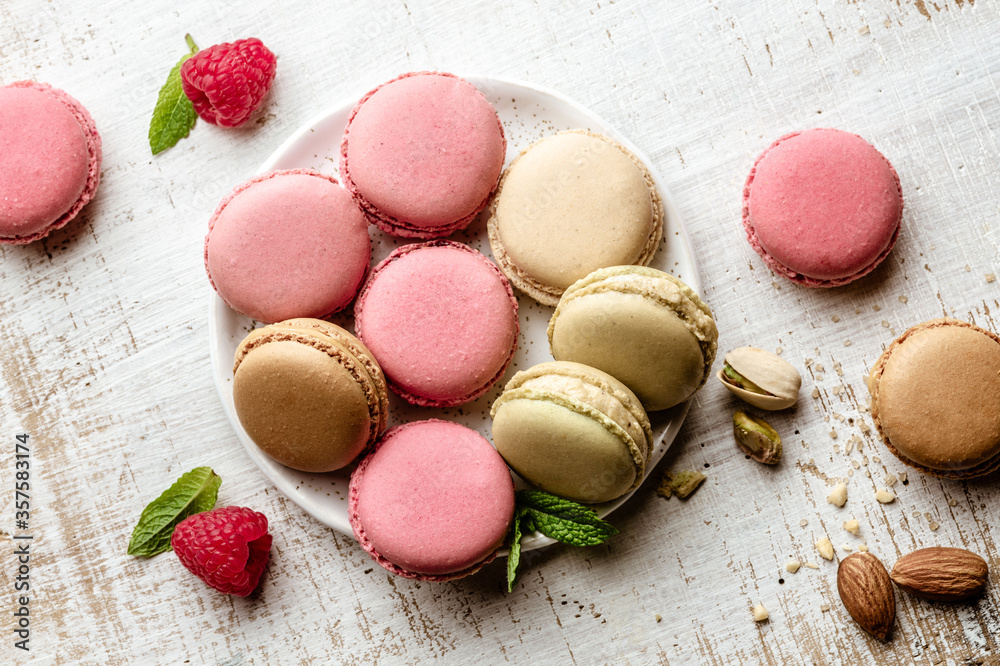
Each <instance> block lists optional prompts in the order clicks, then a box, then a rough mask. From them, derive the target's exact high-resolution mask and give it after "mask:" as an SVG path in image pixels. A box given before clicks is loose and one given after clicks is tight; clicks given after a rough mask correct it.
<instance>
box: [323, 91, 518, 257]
mask: <svg viewBox="0 0 1000 666" xmlns="http://www.w3.org/2000/svg"><path fill="white" fill-rule="evenodd" d="M506 150H507V141H506V139H505V138H504V132H503V126H502V125H501V124H500V119H499V118H498V117H497V113H496V109H494V108H493V105H492V104H490V103H489V101H487V99H486V98H485V97H484V96H483V94H482V93H480V92H479V91H478V90H477V89H476V87H475V86H473V85H472V84H471V83H469V82H468V81H465V80H464V79H460V78H459V77H457V76H455V75H453V74H445V73H440V72H412V73H410V74H403V75H402V76H400V77H398V78H395V79H393V80H392V81H389V82H388V83H384V84H382V85H380V86H379V87H377V88H375V89H374V90H372V91H371V92H369V93H368V94H367V95H365V96H364V97H363V98H362V99H361V101H360V102H358V105H357V106H356V107H355V108H354V110H353V111H352V112H351V116H350V119H349V120H348V122H347V130H346V131H345V132H344V138H343V141H342V143H341V146H340V175H341V177H342V178H343V179H344V185H345V187H347V189H349V190H350V191H351V193H352V194H353V195H354V198H355V199H356V200H357V202H358V205H359V206H361V208H363V209H364V211H365V214H366V215H367V216H368V218H369V220H370V221H371V222H372V223H373V224H375V225H376V226H377V227H378V228H380V229H382V230H383V231H385V232H386V233H388V234H392V235H394V236H401V237H404V238H438V237H441V236H447V235H449V234H451V233H453V232H455V231H458V230H459V229H464V228H465V227H466V226H467V225H468V224H469V222H471V221H472V219H473V218H474V217H475V216H476V214H477V213H479V211H481V210H482V209H483V208H484V207H485V206H486V202H487V200H488V199H489V196H490V193H491V192H492V191H493V189H494V188H495V187H496V185H497V180H498V179H499V178H500V171H501V169H502V168H503V161H504V157H505V155H506Z"/></svg>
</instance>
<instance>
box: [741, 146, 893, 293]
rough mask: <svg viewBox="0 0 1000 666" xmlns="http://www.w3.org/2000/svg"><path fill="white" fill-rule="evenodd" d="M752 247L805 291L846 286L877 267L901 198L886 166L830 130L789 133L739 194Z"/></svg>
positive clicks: (765, 155)
mask: <svg viewBox="0 0 1000 666" xmlns="http://www.w3.org/2000/svg"><path fill="white" fill-rule="evenodd" d="M743 204H744V205H743V224H744V227H745V229H746V232H747V237H748V239H749V241H750V244H751V245H752V246H753V247H754V249H755V250H756V251H757V252H758V254H760V255H761V257H762V258H764V260H765V261H766V262H767V263H768V265H769V266H771V268H773V269H774V270H775V271H777V272H779V273H781V274H782V275H784V276H785V277H787V278H789V279H791V280H793V281H795V282H798V283H800V284H804V285H806V286H814V287H816V286H818V287H830V286H838V285H842V284H846V283H848V282H851V281H853V280H855V279H857V278H859V277H861V276H863V275H865V274H867V273H868V272H870V271H871V270H873V269H874V268H875V266H877V265H878V264H879V263H880V262H881V261H882V260H883V259H884V258H885V256H886V255H887V254H888V253H889V251H890V250H891V249H892V246H893V245H894V243H895V241H896V236H897V234H898V232H899V223H900V219H901V217H902V210H903V198H902V192H901V189H900V184H899V177H898V175H897V174H896V171H895V169H893V167H892V165H891V164H890V163H889V161H888V160H887V159H886V158H885V157H884V156H883V155H882V154H881V153H880V152H879V151H878V150H876V149H875V148H874V147H873V146H872V145H871V144H869V143H868V142H867V141H865V140H864V139H862V138H861V137H859V136H857V135H855V134H851V133H849V132H843V131H841V130H835V129H812V130H806V131H803V132H793V133H791V134H788V135H786V136H784V137H782V138H780V139H778V140H777V141H776V142H775V143H774V144H772V145H771V146H770V147H769V148H768V149H767V150H766V151H764V153H763V154H762V155H761V156H760V157H759V158H758V160H757V162H756V164H755V165H754V167H753V169H752V170H751V172H750V175H749V176H748V178H747V181H746V185H745V187H744V193H743Z"/></svg>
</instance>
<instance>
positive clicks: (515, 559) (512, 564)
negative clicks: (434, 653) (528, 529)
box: [507, 509, 524, 592]
mask: <svg viewBox="0 0 1000 666" xmlns="http://www.w3.org/2000/svg"><path fill="white" fill-rule="evenodd" d="M523 515H524V514H523V511H522V510H521V509H518V510H517V513H515V514H514V524H513V525H511V526H510V538H509V543H508V544H507V548H508V553H507V591H508V592H510V591H512V590H513V589H514V580H516V579H517V567H518V566H519V565H520V564H521V518H522V516H523Z"/></svg>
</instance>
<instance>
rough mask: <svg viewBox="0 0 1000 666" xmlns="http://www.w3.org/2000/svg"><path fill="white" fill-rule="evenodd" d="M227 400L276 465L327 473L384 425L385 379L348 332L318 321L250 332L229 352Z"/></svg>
mask: <svg viewBox="0 0 1000 666" xmlns="http://www.w3.org/2000/svg"><path fill="white" fill-rule="evenodd" d="M233 373H234V377H233V403H234V405H235V407H236V415H237V416H238V417H239V420H240V423H241V424H242V426H243V429H244V430H246V432H247V434H248V435H249V436H250V439H252V440H253V441H254V443H255V444H256V445H257V446H258V447H260V449H261V450H262V451H263V452H264V453H266V454H267V455H268V456H270V457H271V458H273V459H275V460H276V461H278V462H279V463H281V464H282V465H287V466H288V467H291V468H293V469H297V470H301V471H304V472H331V471H333V470H336V469H340V468H342V467H344V466H346V465H347V464H348V463H350V462H351V461H352V460H354V458H355V457H357V455H358V454H359V453H361V452H362V451H363V450H364V449H365V447H367V446H368V445H370V444H372V443H373V442H374V441H375V440H376V439H377V438H378V436H379V435H380V434H382V431H383V430H385V424H386V418H387V416H388V412H389V403H388V393H387V387H386V383H385V377H384V375H383V374H382V369H381V368H380V367H379V365H378V362H377V361H376V360H375V357H374V356H372V355H371V352H369V351H368V349H367V348H366V347H365V346H364V345H363V344H362V343H361V341H360V340H358V339H357V338H356V337H354V336H353V335H351V334H350V333H348V332H347V331H345V330H344V329H342V328H340V327H339V326H335V325H334V324H331V323H329V322H325V321H321V320H318V319H289V320H287V321H283V322H279V323H277V324H271V325H270V326H265V327H264V328H258V329H256V330H254V331H251V332H250V333H249V335H247V336H246V338H244V339H243V342H241V343H240V345H239V347H238V348H237V350H236V360H235V364H234V366H233Z"/></svg>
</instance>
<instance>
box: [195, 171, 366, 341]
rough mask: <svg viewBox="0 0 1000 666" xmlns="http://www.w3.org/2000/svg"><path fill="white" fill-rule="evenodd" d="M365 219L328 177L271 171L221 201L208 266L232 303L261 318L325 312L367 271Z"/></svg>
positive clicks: (208, 244) (209, 239)
mask: <svg viewBox="0 0 1000 666" xmlns="http://www.w3.org/2000/svg"><path fill="white" fill-rule="evenodd" d="M370 258H371V240H370V238H369V236H368V222H367V220H366V219H365V217H364V215H363V214H362V213H361V211H360V210H358V208H357V206H356V205H355V204H354V201H353V199H352V197H351V195H350V194H349V193H348V192H347V191H346V190H344V189H343V188H342V187H340V186H339V185H338V184H337V181H336V180H335V179H334V178H332V177H330V176H326V175H323V174H320V173H317V172H314V171H309V170H305V169H293V170H287V171H274V172H270V173H266V174H263V175H261V176H258V177H256V178H253V179H252V180H250V181H248V182H246V183H243V184H242V185H240V186H239V187H237V188H236V189H235V190H234V191H233V192H232V193H230V194H229V195H228V196H227V197H226V198H225V199H224V200H223V201H222V203H221V204H220V205H219V207H218V209H217V210H216V211H215V214H214V215H213V216H212V220H211V221H210V222H209V233H208V235H207V236H206V237H205V268H206V270H207V271H208V276H209V280H210V281H211V283H212V286H213V287H214V288H215V290H216V291H217V292H218V293H219V295H220V296H221V297H222V299H223V300H224V301H225V302H226V304H227V305H229V307H231V308H233V309H234V310H236V311H237V312H241V313H243V314H245V315H247V316H249V317H252V318H254V319H257V320H258V321H263V322H275V321H282V320H285V319H289V318H292V317H316V318H319V317H326V316H329V315H330V314H333V313H334V312H337V311H339V310H341V309H343V308H344V307H346V306H347V305H348V304H350V302H351V301H352V300H353V299H354V296H355V294H356V293H357V291H358V289H359V287H360V286H361V281H362V280H363V279H364V277H365V274H366V273H367V271H368V264H369V261H370Z"/></svg>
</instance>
